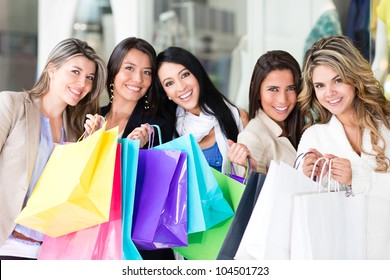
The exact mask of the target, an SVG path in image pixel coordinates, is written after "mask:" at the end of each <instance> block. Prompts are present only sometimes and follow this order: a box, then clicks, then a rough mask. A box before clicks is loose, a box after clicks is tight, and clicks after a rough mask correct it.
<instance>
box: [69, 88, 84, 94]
mask: <svg viewBox="0 0 390 280" xmlns="http://www.w3.org/2000/svg"><path fill="white" fill-rule="evenodd" d="M69 90H70V92H71V93H73V94H76V95H80V94H81V91H78V90H76V89H74V88H69Z"/></svg>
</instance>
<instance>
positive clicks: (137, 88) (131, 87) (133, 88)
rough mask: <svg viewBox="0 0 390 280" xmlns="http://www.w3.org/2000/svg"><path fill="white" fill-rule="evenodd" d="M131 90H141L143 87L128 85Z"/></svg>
mask: <svg viewBox="0 0 390 280" xmlns="http://www.w3.org/2000/svg"><path fill="white" fill-rule="evenodd" d="M126 87H127V88H128V89H129V90H132V91H140V90H141V88H140V87H133V86H126Z"/></svg>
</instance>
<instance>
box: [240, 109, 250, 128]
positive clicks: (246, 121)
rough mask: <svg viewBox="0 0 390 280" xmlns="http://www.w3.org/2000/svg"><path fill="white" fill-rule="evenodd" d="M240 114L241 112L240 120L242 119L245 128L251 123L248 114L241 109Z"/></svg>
mask: <svg viewBox="0 0 390 280" xmlns="http://www.w3.org/2000/svg"><path fill="white" fill-rule="evenodd" d="M239 112H240V118H241V121H242V124H243V126H244V127H246V125H247V124H248V122H249V117H248V113H247V112H246V111H245V110H243V109H239Z"/></svg>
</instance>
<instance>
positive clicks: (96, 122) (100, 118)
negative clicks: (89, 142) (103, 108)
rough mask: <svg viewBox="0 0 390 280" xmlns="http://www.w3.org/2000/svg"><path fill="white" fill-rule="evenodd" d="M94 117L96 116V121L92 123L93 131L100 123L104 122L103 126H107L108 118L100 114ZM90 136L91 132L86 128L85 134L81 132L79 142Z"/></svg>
mask: <svg viewBox="0 0 390 280" xmlns="http://www.w3.org/2000/svg"><path fill="white" fill-rule="evenodd" d="M94 117H95V121H94V122H93V125H92V131H93V130H94V129H95V127H96V125H97V124H98V123H103V125H102V128H103V127H104V126H105V122H106V119H105V118H104V117H103V116H101V115H99V114H95V115H94ZM88 136H89V134H88V132H87V130H84V132H83V134H81V136H80V137H79V139H78V140H77V142H80V141H81V140H83V139H85V138H87V137H88Z"/></svg>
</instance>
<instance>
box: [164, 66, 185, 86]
mask: <svg viewBox="0 0 390 280" xmlns="http://www.w3.org/2000/svg"><path fill="white" fill-rule="evenodd" d="M185 70H188V69H187V68H185V67H184V68H183V69H182V70H180V71H179V75H180V74H181V73H182V72H183V71H185ZM168 79H171V77H168V78H165V79H164V80H163V81H162V84H163V83H165V80H168Z"/></svg>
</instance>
